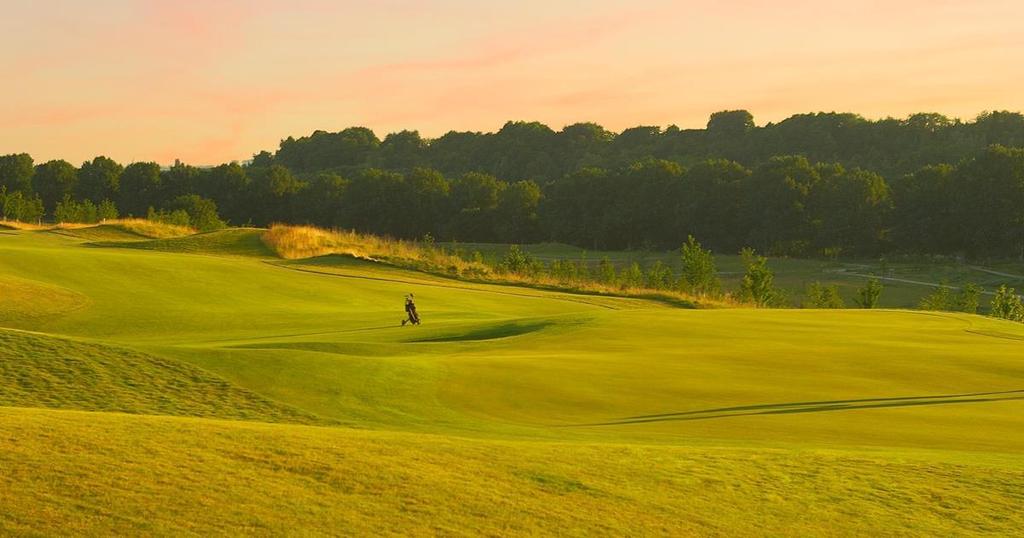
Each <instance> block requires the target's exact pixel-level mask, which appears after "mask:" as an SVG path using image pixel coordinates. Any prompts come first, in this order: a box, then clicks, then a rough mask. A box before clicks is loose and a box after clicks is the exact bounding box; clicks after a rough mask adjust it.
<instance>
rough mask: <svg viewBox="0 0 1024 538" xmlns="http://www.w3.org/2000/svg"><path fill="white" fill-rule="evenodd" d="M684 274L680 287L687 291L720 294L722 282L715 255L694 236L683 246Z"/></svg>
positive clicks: (681, 277)
mask: <svg viewBox="0 0 1024 538" xmlns="http://www.w3.org/2000/svg"><path fill="white" fill-rule="evenodd" d="M682 262H683V268H682V275H681V276H680V278H679V287H680V288H681V289H682V290H683V291H684V292H686V293H697V294H701V295H718V294H719V293H720V292H721V290H722V282H721V281H720V280H719V279H718V270H717V269H716V267H715V257H714V256H713V255H712V254H711V251H710V250H706V249H704V248H703V247H701V245H700V243H698V242H697V240H696V239H694V238H693V236H692V235H691V236H689V237H688V238H687V240H686V244H685V245H683V248H682Z"/></svg>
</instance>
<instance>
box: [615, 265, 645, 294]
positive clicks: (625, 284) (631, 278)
mask: <svg viewBox="0 0 1024 538" xmlns="http://www.w3.org/2000/svg"><path fill="white" fill-rule="evenodd" d="M618 283H619V287H621V288H622V289H629V288H639V287H642V286H643V284H644V272H643V270H641V269H640V264H638V263H636V262H633V263H631V264H629V265H628V266H626V267H623V268H622V271H621V272H619V278H618Z"/></svg>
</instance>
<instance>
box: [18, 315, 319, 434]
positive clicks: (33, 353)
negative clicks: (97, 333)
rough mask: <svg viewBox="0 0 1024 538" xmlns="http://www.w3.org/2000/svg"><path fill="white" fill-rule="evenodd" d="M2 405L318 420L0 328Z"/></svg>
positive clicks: (107, 350) (156, 364)
mask: <svg viewBox="0 0 1024 538" xmlns="http://www.w3.org/2000/svg"><path fill="white" fill-rule="evenodd" d="M0 406H15V407H49V408H60V409H79V410H87V411H117V412H124V413H143V414H162V415H185V416H198V417H219V418H234V419H242V420H258V421H270V422H299V423H314V422H317V419H316V418H315V417H313V416H311V415H309V414H306V413H302V412H300V411H298V410H294V409H292V408H289V407H287V406H284V405H280V404H276V403H274V402H271V401H269V400H267V399H265V398H263V397H260V396H258V395H256V394H254V393H252V392H249V391H247V390H245V389H242V388H239V387H237V386H234V385H232V384H230V383H229V382H227V381H225V380H224V379H221V378H219V377H217V376H215V375H213V374H210V373H208V372H206V371H204V370H201V369H199V368H196V367H195V366H191V365H187V364H184V363H179V362H176V361H171V360H166V359H161V358H157V357H153V356H150V355H145V354H142V353H138V352H134V351H129V350H125V349H118V348H113V347H108V346H102V345H97V344H89V343H83V342H77V341H73V340H68V339H63V338H55V337H49V336H43V335H39V334H35V333H26V332H20V331H12V330H4V329H0Z"/></svg>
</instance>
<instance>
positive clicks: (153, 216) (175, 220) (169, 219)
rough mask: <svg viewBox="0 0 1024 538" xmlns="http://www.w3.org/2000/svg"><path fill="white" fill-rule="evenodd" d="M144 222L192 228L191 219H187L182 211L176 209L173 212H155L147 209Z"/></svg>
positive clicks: (185, 213) (162, 210) (164, 210)
mask: <svg viewBox="0 0 1024 538" xmlns="http://www.w3.org/2000/svg"><path fill="white" fill-rule="evenodd" d="M146 220H151V221H153V222H160V223H163V224H170V225H171V226H182V227H185V228H190V227H192V219H190V218H189V216H188V213H187V212H186V211H185V210H183V209H177V210H174V211H167V210H166V209H161V210H159V211H157V210H155V209H153V208H152V207H151V208H149V211H147V212H146Z"/></svg>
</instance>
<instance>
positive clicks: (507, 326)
mask: <svg viewBox="0 0 1024 538" xmlns="http://www.w3.org/2000/svg"><path fill="white" fill-rule="evenodd" d="M554 324H555V323H554V322H553V321H533V322H524V323H517V322H511V323H501V324H498V325H491V326H489V327H481V328H477V329H472V330H469V331H466V332H461V333H455V334H447V335H441V336H433V337H429V338H419V339H416V340H409V342H411V343H425V342H466V341H474V340H497V339H499V338H510V337H513V336H521V335H524V334H529V333H533V332H537V331H541V330H544V329H545V328H547V327H550V326H552V325H554Z"/></svg>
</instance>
